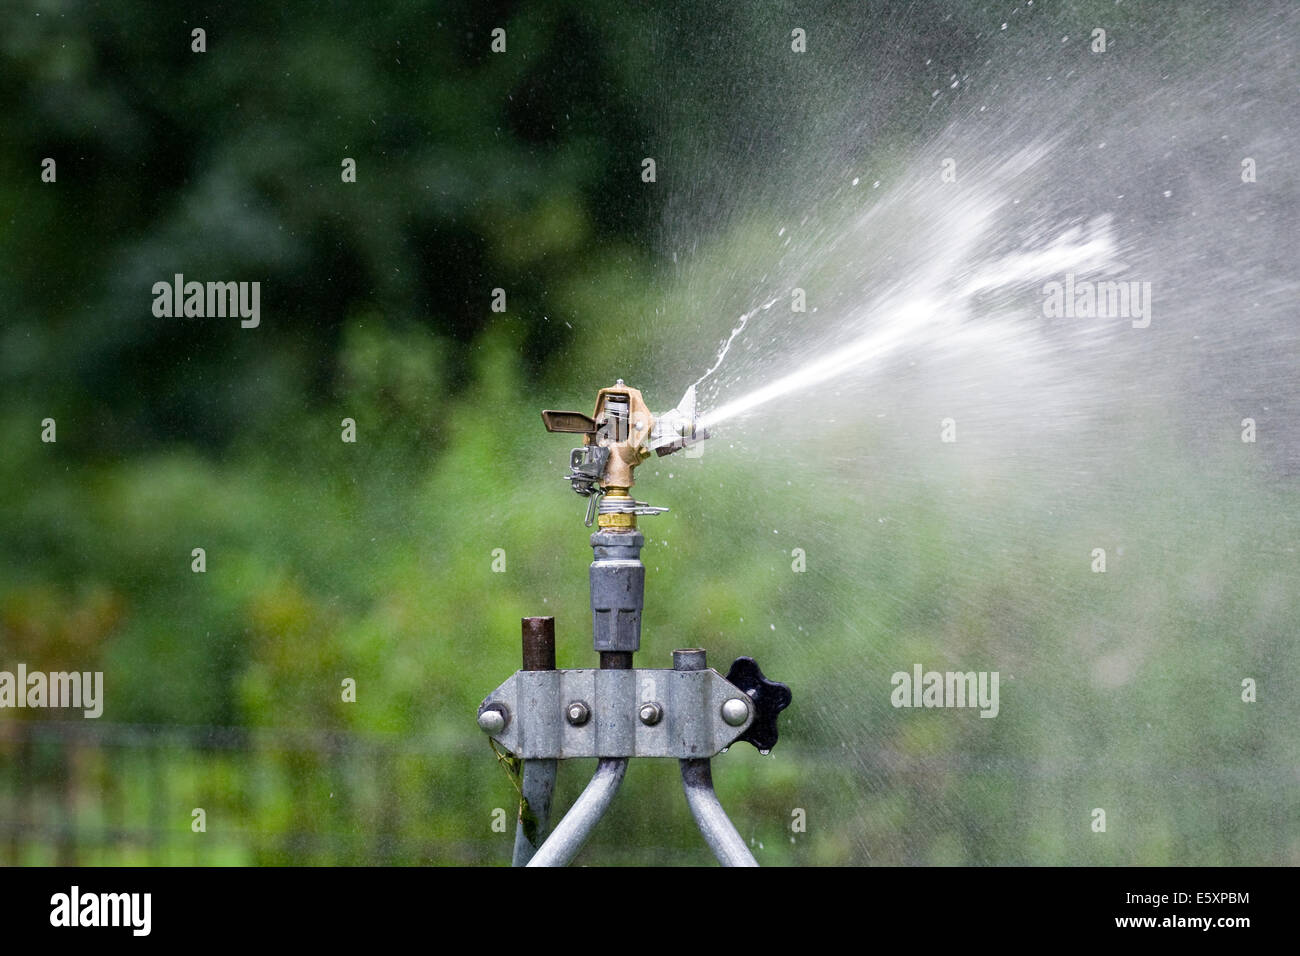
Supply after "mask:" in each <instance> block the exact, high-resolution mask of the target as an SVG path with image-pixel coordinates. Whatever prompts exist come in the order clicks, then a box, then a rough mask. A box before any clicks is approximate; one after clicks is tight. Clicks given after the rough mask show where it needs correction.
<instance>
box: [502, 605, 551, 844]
mask: <svg viewBox="0 0 1300 956" xmlns="http://www.w3.org/2000/svg"><path fill="white" fill-rule="evenodd" d="M521 623H522V630H523V650H524V667H523V669H524V670H526V671H553V670H555V618H553V617H526V618H524V619H523V620H522V622H521ZM558 768H559V761H556V760H525V761H524V768H523V773H522V774H521V778H520V784H519V789H520V790H521V791H522V793H521V797H520V801H519V822H518V823H517V824H516V826H515V851H514V857H513V859H512V861H511V862H512V865H513V866H527V865H528V861H529V860H531V859H532V858H533V854H534V853H536V852H537V848H538V847H540V846H541V845H542V843H543V841H545V840H546V837H547V835H548V834H549V833H550V824H551V797H552V796H553V795H554V793H555V777H556V774H557V771H558Z"/></svg>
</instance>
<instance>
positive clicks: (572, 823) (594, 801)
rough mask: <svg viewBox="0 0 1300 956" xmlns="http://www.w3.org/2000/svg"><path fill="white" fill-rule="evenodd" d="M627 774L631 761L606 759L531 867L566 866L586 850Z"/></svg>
mask: <svg viewBox="0 0 1300 956" xmlns="http://www.w3.org/2000/svg"><path fill="white" fill-rule="evenodd" d="M625 773H627V758H626V757H615V758H604V759H602V760H601V761H600V763H599V764H597V765H596V773H595V774H594V775H593V776H592V778H591V782H590V783H588V784H587V787H586V789H585V790H583V791H582V793H581V794H579V796H578V799H577V800H575V801H574V802H573V806H572V807H570V808H569V812H568V813H566V814H565V815H564V819H563V820H561V821H560V822H559V823H558V824H556V827H555V832H554V833H552V834H551V835H550V837H549V838H548V839H547V840H546V842H545V843H543V844H542V845H541V847H540V848H539V849H538V851H537V854H536V855H535V856H534V857H533V858H532V859H531V860H529V861H528V865H529V866H564V865H566V864H567V863H568V862H569V861H570V860H572V859H573V858H574V857H575V856H577V855H578V851H579V850H580V849H582V844H583V843H585V842H586V841H587V837H589V836H590V835H591V831H592V830H594V829H595V828H596V824H597V823H599V822H600V818H601V817H603V816H604V815H605V811H606V810H608V809H609V805H610V804H611V803H612V802H613V800H614V794H616V793H618V788H619V787H620V786H621V785H622V783H623V774H625Z"/></svg>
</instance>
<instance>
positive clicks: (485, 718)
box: [478, 704, 508, 734]
mask: <svg viewBox="0 0 1300 956" xmlns="http://www.w3.org/2000/svg"><path fill="white" fill-rule="evenodd" d="M507 722H508V718H507V717H506V709H505V708H504V707H502V706H501V705H500V704H494V705H492V706H491V707H489V708H488V709H487V710H485V711H483V713H481V714H479V715H478V725H479V727H481V728H482V729H483V731H484V733H488V734H499V733H501V731H503V730H505V729H506V723H507Z"/></svg>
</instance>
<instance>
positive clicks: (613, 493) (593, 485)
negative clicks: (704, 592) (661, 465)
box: [542, 378, 708, 531]
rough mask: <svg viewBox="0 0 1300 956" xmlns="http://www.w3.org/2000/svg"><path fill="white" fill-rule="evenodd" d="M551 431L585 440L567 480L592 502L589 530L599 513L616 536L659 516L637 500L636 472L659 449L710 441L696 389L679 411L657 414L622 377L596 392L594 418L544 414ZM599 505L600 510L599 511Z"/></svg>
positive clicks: (571, 462) (575, 452)
mask: <svg viewBox="0 0 1300 956" xmlns="http://www.w3.org/2000/svg"><path fill="white" fill-rule="evenodd" d="M542 421H543V423H544V424H545V425H546V430H547V431H551V432H568V433H570V434H580V435H582V436H583V437H582V441H583V447H581V448H575V449H574V450H573V452H572V454H571V455H570V458H569V474H568V475H566V476H565V479H566V480H567V481H569V482H570V484H571V485H572V486H573V490H574V491H576V492H577V493H578V494H580V495H582V496H583V497H585V498H591V499H592V500H591V503H590V504H589V506H588V508H587V525H588V527H590V526H591V521H592V515H593V512H597V511H598V515H597V526H598V527H600V528H603V529H608V530H610V531H633V530H635V529H636V519H637V515H648V514H659V513H660V512H663V511H666V510H667V509H666V508H655V507H652V506H651V505H648V504H646V503H645V502H643V501H637V500H636V499H634V498H633V497H632V496H631V494H630V492H631V489H632V485H633V484H634V483H635V479H634V478H633V475H632V472H633V470H634V469H635V468H636V466H637V465H639V464H641V462H643V461H645V460H646V459H647V458H649V457H650V452H651V451H652V450H653V451H655V452H657V453H658V454H660V455H668V454H671V453H672V452H674V451H677V450H678V449H680V448H685V447H686V446H687V445H689V444H691V443H693V442H695V441H699V440H702V439H704V438H707V437H708V433H707V432H705V431H704V430H703V429H698V428H696V424H695V386H693V385H692V386H691V387H690V388H689V389H687V390H686V394H685V395H684V396H683V397H682V400H681V402H680V403H679V404H678V406H677V407H676V408H674V409H672V410H671V411H668V412H664V413H662V414H660V415H657V416H656V415H653V414H651V412H650V408H649V406H647V405H646V403H645V398H644V397H642V395H641V391H640V389H636V388H632V387H631V386H629V385H626V384H625V383H624V382H623V380H622V379H621V378H620V379H619V380H618V381H617V382H615V383H614V384H613V385H611V386H609V387H607V388H602V389H601V390H600V391H599V392H597V393H596V408H595V411H594V412H593V413H592V415H591V416H590V417H588V416H587V415H584V414H582V413H581V412H559V411H551V410H547V411H543V412H542ZM598 505H599V506H598Z"/></svg>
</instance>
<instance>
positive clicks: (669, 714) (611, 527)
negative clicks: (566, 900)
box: [478, 379, 791, 866]
mask: <svg viewBox="0 0 1300 956" xmlns="http://www.w3.org/2000/svg"><path fill="white" fill-rule="evenodd" d="M542 421H543V423H544V424H545V425H546V429H547V431H551V432H561V433H568V434H577V435H582V436H583V444H582V446H581V447H579V448H575V449H574V450H573V452H572V454H571V455H570V458H569V474H568V475H566V476H565V480H567V481H568V482H569V484H570V486H571V487H572V488H573V490H574V491H575V492H576V493H577V494H578V495H580V496H582V497H584V498H587V499H589V503H588V507H587V518H586V523H587V526H588V527H590V526H591V524H592V522H593V519H594V521H595V523H596V526H597V530H596V531H595V532H594V533H593V534H592V535H591V548H592V551H593V552H594V560H593V561H592V563H591V617H592V643H593V646H594V648H595V651H596V654H597V656H598V660H599V667H597V668H596V669H575V670H568V669H557V668H556V666H555V619H554V618H553V617H527V618H524V619H523V668H522V669H521V670H519V671H516V672H515V674H514V675H513V676H512V677H510V678H509V679H508V680H507V681H506V682H505V683H503V684H501V686H499V687H498V688H497V689H496V690H494V691H493V692H492V693H491V694H489V695H488V697H487V698H486V699H485V700H484V701H483V703H482V704H481V705H480V707H479V711H478V724H479V727H480V728H482V729H483V731H484V732H486V733H487V734H488V735H489V736H490V737H491V739H492V741H493V743H494V745H499V746H500V747H502V748H504V749H505V750H506V751H508V752H509V753H510V754H511V755H513V757H514V758H515V759H518V760H522V761H523V771H522V774H521V779H520V811H519V822H518V826H517V828H516V832H515V847H514V861H513V862H514V865H515V866H525V865H527V866H563V865H565V864H567V863H568V862H569V861H570V860H572V859H573V857H574V856H575V855H576V854H577V852H578V851H579V850H580V849H581V848H582V845H583V843H584V842H585V841H586V839H587V837H588V836H589V835H590V834H591V831H592V830H593V829H594V828H595V826H596V824H597V823H599V822H600V819H601V817H602V816H603V815H604V813H605V811H606V810H607V809H608V808H609V805H610V803H611V802H612V801H613V799H614V796H615V794H616V793H617V792H618V788H619V786H620V785H621V784H622V782H623V775H624V774H625V773H626V771H627V764H628V760H629V759H630V758H632V757H675V758H677V760H678V761H679V762H680V768H681V774H682V786H683V789H684V790H685V793H686V802H687V804H688V806H689V807H690V809H691V815H692V816H693V817H694V819H695V823H696V825H697V826H698V827H699V829H700V833H701V834H702V835H703V836H704V839H705V842H706V843H707V844H708V845H709V848H710V849H711V850H712V851H713V853H714V855H715V856H716V857H717V858H718V861H719V862H720V863H722V864H723V865H724V866H757V865H758V864H757V862H756V861H755V860H754V856H753V854H752V853H750V851H749V847H748V846H746V844H745V841H744V840H743V839H742V838H741V836H740V834H739V833H738V832H737V831H736V828H735V826H734V825H733V824H732V822H731V820H730V819H729V818H728V817H727V814H726V812H725V811H724V810H723V808H722V804H721V803H720V802H719V800H718V797H717V794H716V793H715V792H714V789H713V777H712V767H711V763H710V761H711V760H712V758H713V757H714V756H716V755H717V754H719V753H721V752H722V751H725V750H726V749H727V748H728V747H730V746H731V745H732V744H733V743H736V742H737V741H747V742H749V743H751V744H753V745H754V746H755V747H756V748H758V750H759V751H760V752H761V753H769V752H770V751H771V749H772V748H773V747H774V746H775V745H776V741H777V726H776V722H777V716H778V715H779V714H780V712H781V711H782V710H784V709H785V708H786V707H787V706H788V705H789V703H790V698H791V695H790V690H789V688H788V687H786V686H785V685H784V684H780V683H777V682H775V681H771V680H768V679H767V678H766V677H765V676H764V675H763V672H762V671H761V670H760V669H759V667H758V664H757V663H756V662H755V661H754V659H753V658H750V657H741V658H738V659H737V660H736V661H735V662H734V663H733V664H732V665H731V668H730V670H729V671H728V672H727V676H726V677H723V676H722V675H721V674H719V673H718V672H717V671H715V670H713V669H712V668H710V667H708V665H707V663H706V655H705V651H704V650H702V649H700V648H687V649H681V650H675V651H673V656H672V661H673V666H672V668H671V669H663V670H652V669H644V668H635V667H633V662H632V657H633V655H634V654H635V653H636V652H637V651H638V650H640V647H641V612H642V609H643V607H644V604H645V565H643V564H642V563H641V547H642V545H643V544H644V543H645V538H644V536H643V535H642V534H641V532H640V531H638V530H637V518H638V517H642V516H646V517H648V516H652V515H656V514H660V513H662V512H664V511H667V510H668V509H667V508H661V507H655V506H652V505H650V504H648V503H647V502H644V501H637V500H636V499H635V498H633V497H632V495H631V489H632V486H633V484H634V479H633V471H634V470H635V469H636V467H637V466H638V465H640V464H641V463H642V462H643V461H645V460H646V459H647V458H649V457H650V455H651V453H652V452H653V453H655V454H658V455H670V454H672V453H673V452H676V451H680V450H682V449H684V448H688V447H690V446H691V445H693V444H695V443H696V442H700V441H703V440H705V439H706V438H708V437H709V433H708V430H707V428H706V427H704V426H703V425H702V424H701V422H700V420H699V417H698V415H697V413H696V407H695V387H694V386H691V387H690V388H689V389H687V391H686V394H685V395H684V396H683V397H682V400H681V401H680V402H679V403H678V404H677V407H675V408H673V409H672V410H670V411H667V412H663V413H661V414H658V415H654V414H651V412H650V410H649V408H648V407H647V406H646V403H645V399H644V398H643V397H642V395H641V392H640V391H638V390H637V389H635V388H631V387H629V386H627V385H625V384H624V382H623V380H622V379H619V380H618V381H617V382H616V383H615V384H614V385H613V386H611V387H609V388H602V389H601V390H600V391H599V392H598V393H597V394H596V407H595V410H594V412H593V414H592V415H590V416H588V415H585V414H583V413H581V412H562V411H550V410H547V411H543V412H542ZM575 757H596V758H598V761H599V763H598V764H597V767H596V773H595V775H594V776H593V777H592V778H591V782H590V783H589V784H588V785H587V787H586V789H585V790H583V792H582V794H581V795H580V796H579V797H578V799H577V800H576V801H575V802H574V804H573V806H572V807H571V808H570V809H569V812H568V813H567V814H565V816H564V818H563V819H561V820H560V822H559V823H558V824H557V825H556V827H555V829H554V832H551V833H549V835H548V829H549V822H550V810H551V796H552V793H553V792H554V789H555V779H556V775H557V772H558V762H559V761H561V760H568V759H572V758H575Z"/></svg>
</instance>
